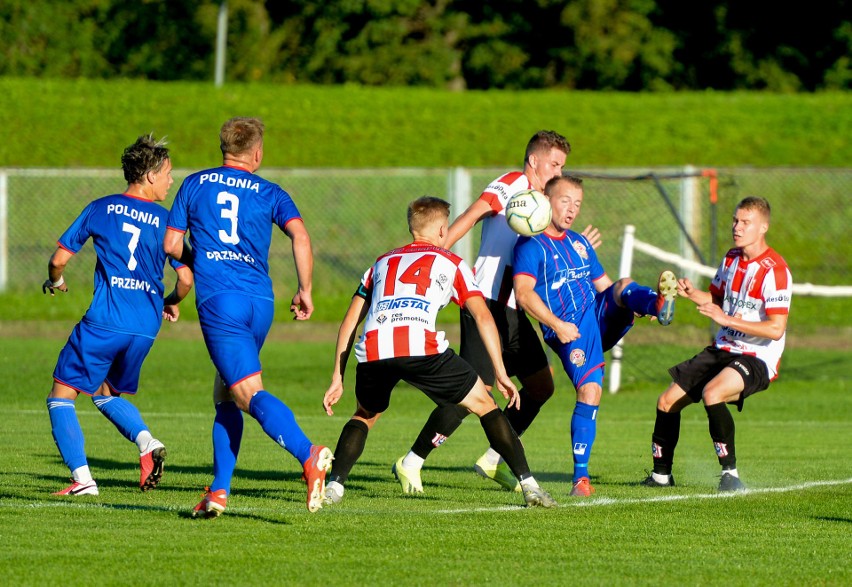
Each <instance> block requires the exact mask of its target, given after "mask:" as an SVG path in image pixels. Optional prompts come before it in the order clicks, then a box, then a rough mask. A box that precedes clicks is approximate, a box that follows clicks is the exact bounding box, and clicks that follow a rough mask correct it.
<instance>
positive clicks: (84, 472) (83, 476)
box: [71, 465, 94, 485]
mask: <svg viewBox="0 0 852 587" xmlns="http://www.w3.org/2000/svg"><path fill="white" fill-rule="evenodd" d="M71 476H72V477H73V478H74V481H76V482H77V483H80V484H81V485H85V484H86V483H91V482H92V481H94V479H92V472H91V471H89V465H83V466H82V467H78V468H76V469H74V470H73V471H71Z"/></svg>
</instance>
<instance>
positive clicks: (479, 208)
mask: <svg viewBox="0 0 852 587" xmlns="http://www.w3.org/2000/svg"><path fill="white" fill-rule="evenodd" d="M492 213H493V211H492V210H491V207H490V206H489V205H488V204H487V203H486V202H485V201H483V200H476V201H475V202H474V203H473V204H471V205H470V206H468V208H467V210H465V211H464V212H462V213H461V215H460V216H459V217H458V218H456V219H455V220H454V221H453V223H452V224H451V225H450V230H449V233H448V235H447V242H446V243H445V244H444V247H445V248H447V249H449V248H451V247H452V246H453V245H454V244H456V242H458V240H459V239H460V238H462V237H463V236H464V235H466V234H467V233H468V232H470V229H471V228H473V227H474V226H475V225H476V223H477V222H479V221H480V220H482V219H483V218H485V217H486V216H488V215H490V214H492Z"/></svg>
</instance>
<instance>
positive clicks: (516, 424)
mask: <svg viewBox="0 0 852 587" xmlns="http://www.w3.org/2000/svg"><path fill="white" fill-rule="evenodd" d="M518 395H520V397H521V408H520V409H519V410H516V409H515V408H504V410H503V413H504V414H506V418H507V419H508V420H509V424H511V425H512V429H513V430H514V431H515V432H517V433H518V436H520V435H521V434H523V433H524V432H526V430H527V428H529V427H530V424H532V421H533V420H535V417H536V416H538V412H539V410H541V406H543V405H544V403H545V402H546V401H547V400H545V401H544V402H540V401H538V400H535V399H533V398H532V396H531V395H530V394H529V393H528V392H527V391H526V388H523V389H521V390H520V391H519V392H518ZM494 450H497V449H494ZM498 452H499V451H498Z"/></svg>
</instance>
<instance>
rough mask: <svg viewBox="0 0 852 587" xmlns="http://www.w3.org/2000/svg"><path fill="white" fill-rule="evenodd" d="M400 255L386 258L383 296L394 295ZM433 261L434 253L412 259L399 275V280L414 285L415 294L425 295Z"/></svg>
mask: <svg viewBox="0 0 852 587" xmlns="http://www.w3.org/2000/svg"><path fill="white" fill-rule="evenodd" d="M401 259H402V257H391V258H390V259H388V276H387V280H386V281H385V291H384V295H385V296H392V295H394V291H395V290H396V282H397V278H396V274H397V271H399V262H400V260H401ZM434 262H435V255H423V256H422V257H418V258H417V259H415V260H414V262H413V263H411V265H409V266H408V269H406V270H405V271H404V272H403V273H402V275H400V276H399V281H400V282H402V283H408V284H411V285H416V286H417V287H416V288H415V290H414V293H415V295H418V296H425V295H426V290H428V289H429V286H430V285H432V264H433V263H434Z"/></svg>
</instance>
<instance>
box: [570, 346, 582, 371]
mask: <svg viewBox="0 0 852 587" xmlns="http://www.w3.org/2000/svg"><path fill="white" fill-rule="evenodd" d="M568 359H569V360H570V361H571V364H572V365H575V366H577V367H582V366H583V365H585V364H586V353H584V352H583V351H582V349H574V350H573V351H571V356H570V357H568Z"/></svg>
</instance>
